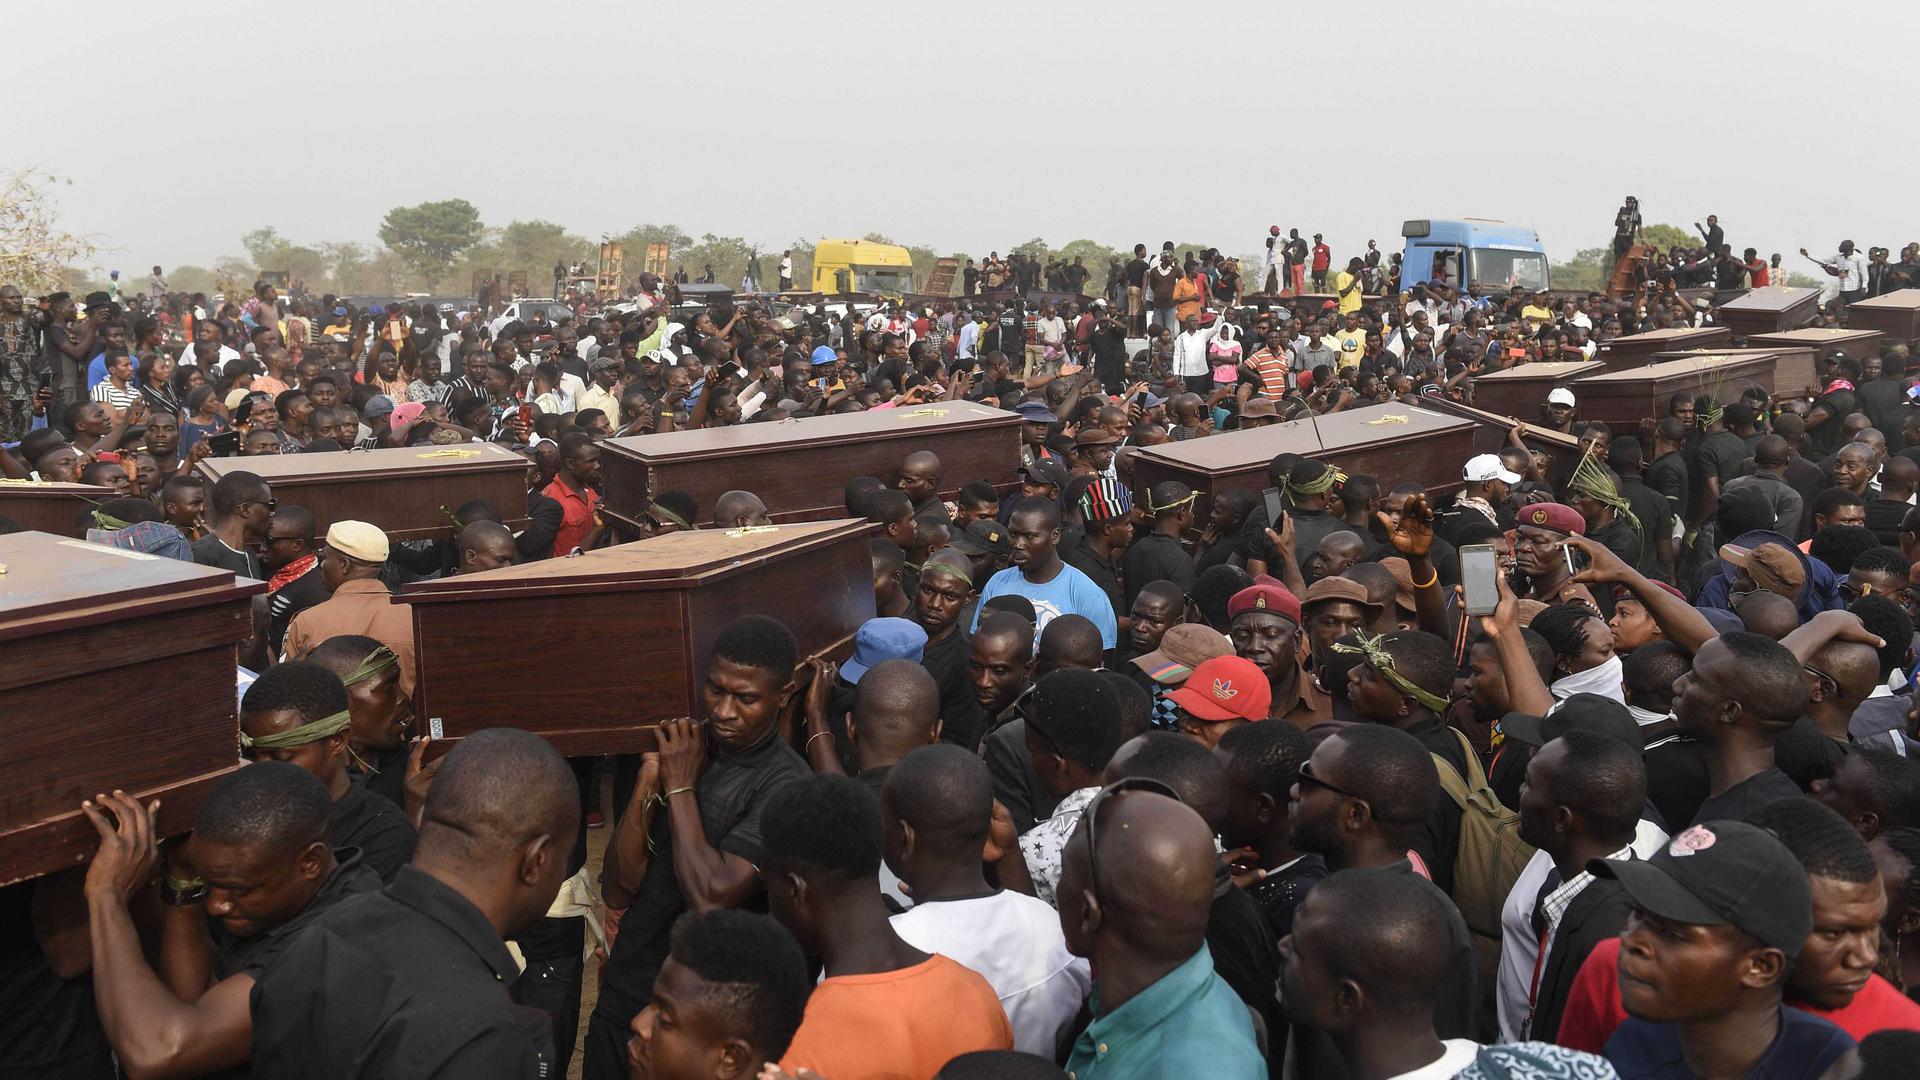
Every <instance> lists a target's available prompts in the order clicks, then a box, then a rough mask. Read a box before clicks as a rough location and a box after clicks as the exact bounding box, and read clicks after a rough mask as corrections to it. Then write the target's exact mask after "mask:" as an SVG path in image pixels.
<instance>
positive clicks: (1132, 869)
mask: <svg viewBox="0 0 1920 1080" xmlns="http://www.w3.org/2000/svg"><path fill="white" fill-rule="evenodd" d="M1099 811H1100V818H1099V820H1098V821H1097V822H1095V823H1094V824H1095V826H1096V828H1097V831H1098V832H1099V839H1100V851H1099V861H1100V867H1101V871H1100V872H1101V878H1100V881H1099V882H1098V883H1097V884H1096V883H1094V882H1092V881H1091V876H1090V875H1091V869H1090V865H1089V862H1088V855H1087V824H1086V822H1085V821H1084V820H1083V821H1082V822H1081V823H1080V825H1079V827H1078V828H1077V829H1075V830H1074V834H1073V840H1072V842H1071V843H1070V845H1069V848H1068V852H1067V855H1066V857H1067V858H1068V859H1069V860H1070V861H1071V862H1072V864H1073V865H1072V871H1073V874H1072V878H1071V882H1072V883H1073V884H1074V885H1075V886H1076V887H1078V888H1081V889H1085V890H1087V891H1090V892H1092V893H1094V894H1095V896H1096V897H1098V899H1099V901H1100V907H1101V911H1102V913H1103V915H1104V920H1103V923H1102V926H1101V927H1100V931H1099V932H1100V934H1101V935H1102V936H1104V937H1110V938H1112V939H1113V940H1114V942H1115V944H1116V946H1117V947H1119V948H1124V949H1125V950H1127V951H1128V952H1131V953H1134V954H1137V955H1141V956H1149V957H1161V958H1166V959H1173V958H1184V957H1188V956H1192V955H1193V954H1194V952H1196V951H1197V950H1198V949H1199V948H1200V945H1201V943H1202V942H1204V941H1205V940H1206V935H1207V913H1208V910H1209V909H1210V908H1211V907H1212V906H1213V866H1214V859H1213V830H1211V829H1209V828H1208V827H1207V823H1206V822H1205V821H1204V820H1202V819H1201V817H1200V815H1199V814H1198V813H1196V812H1195V811H1194V810H1193V808H1192V807H1189V806H1187V805H1186V804H1184V803H1182V802H1180V801H1179V800H1178V799H1170V798H1167V797H1166V796H1165V795H1157V794H1154V793H1152V792H1146V791H1123V792H1120V793H1119V794H1116V795H1113V796H1111V797H1109V798H1107V799H1105V800H1103V803H1102V805H1101V806H1100V807H1099ZM1119 867H1125V868H1126V869H1125V871H1124V872H1122V871H1120V870H1119V869H1118V868H1119ZM1061 884H1062V886H1063V887H1065V886H1066V885H1068V884H1069V880H1068V879H1067V878H1065V877H1064V876H1063V879H1062V882H1061ZM1076 906H1077V905H1076Z"/></svg>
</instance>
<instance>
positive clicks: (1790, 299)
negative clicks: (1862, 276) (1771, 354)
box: [1717, 285, 1820, 337]
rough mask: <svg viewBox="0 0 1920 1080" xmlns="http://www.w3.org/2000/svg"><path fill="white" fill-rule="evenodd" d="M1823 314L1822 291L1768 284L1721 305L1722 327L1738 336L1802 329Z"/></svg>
mask: <svg viewBox="0 0 1920 1080" xmlns="http://www.w3.org/2000/svg"><path fill="white" fill-rule="evenodd" d="M1819 313H1820V290H1819V289H1807V288H1802V287H1800V286H1798V285H1768V286H1766V287H1764V288H1759V289H1749V290H1747V294H1746V295H1745V296H1742V297H1739V298H1738V299H1734V300H1729V301H1727V302H1726V303H1724V304H1721V305H1720V310H1719V313H1718V316H1717V317H1718V318H1719V320H1720V325H1721V326H1724V327H1726V328H1727V329H1728V330H1730V331H1732V332H1733V336H1734V337H1752V336H1753V335H1755V334H1777V333H1779V332H1781V331H1782V330H1798V329H1800V328H1801V327H1803V326H1805V325H1807V324H1808V323H1810V322H1812V321H1813V320H1814V319H1815V317H1817V316H1818V315H1819Z"/></svg>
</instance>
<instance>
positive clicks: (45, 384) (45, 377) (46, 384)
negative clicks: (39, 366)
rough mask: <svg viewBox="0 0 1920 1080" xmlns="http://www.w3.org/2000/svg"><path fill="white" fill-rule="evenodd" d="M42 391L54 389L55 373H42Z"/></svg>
mask: <svg viewBox="0 0 1920 1080" xmlns="http://www.w3.org/2000/svg"><path fill="white" fill-rule="evenodd" d="M40 389H42V390H51V389H53V372H51V371H43V372H41V373H40Z"/></svg>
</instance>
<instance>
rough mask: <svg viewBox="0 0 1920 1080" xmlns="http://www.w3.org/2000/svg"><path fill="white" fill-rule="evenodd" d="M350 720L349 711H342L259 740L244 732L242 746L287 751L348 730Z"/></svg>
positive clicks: (261, 737) (241, 734)
mask: <svg viewBox="0 0 1920 1080" xmlns="http://www.w3.org/2000/svg"><path fill="white" fill-rule="evenodd" d="M350 719H351V717H349V716H348V714H347V710H345V709H342V710H340V711H339V712H337V713H334V714H333V715H332V716H323V717H321V718H320V719H318V720H314V721H312V722H310V723H305V724H301V725H300V726H299V727H292V728H288V729H287V730H285V731H282V732H279V733H278V734H275V735H262V736H260V737H259V738H257V739H256V738H254V737H253V736H251V735H248V734H247V733H246V732H244V731H242V732H241V733H240V745H241V746H243V747H246V748H247V749H250V750H285V749H288V748H289V747H294V746H305V745H307V744H308V743H316V742H319V741H320V740H321V739H325V738H330V737H332V736H334V735H338V734H340V733H341V732H343V731H345V730H347V724H348V722H349V720H350Z"/></svg>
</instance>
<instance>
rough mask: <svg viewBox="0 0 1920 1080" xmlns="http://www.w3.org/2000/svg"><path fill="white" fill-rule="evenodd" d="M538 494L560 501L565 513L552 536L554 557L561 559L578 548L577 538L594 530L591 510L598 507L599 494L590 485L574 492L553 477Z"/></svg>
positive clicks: (585, 535)
mask: <svg viewBox="0 0 1920 1080" xmlns="http://www.w3.org/2000/svg"><path fill="white" fill-rule="evenodd" d="M540 494H542V495H545V496H546V497H547V498H549V499H552V500H553V501H555V502H557V503H559V504H560V510H561V513H562V514H563V515H564V517H563V518H562V519H561V522H560V531H559V532H558V533H556V534H554V537H553V557H554V558H556V559H558V558H562V557H564V556H566V555H568V554H570V553H572V551H573V549H574V548H577V547H579V546H580V541H582V540H585V539H586V538H587V534H588V533H590V532H592V531H593V513H594V511H595V510H597V509H599V507H600V493H599V492H597V491H595V490H593V489H592V488H587V489H586V490H585V491H575V490H573V489H572V488H570V487H568V486H567V485H566V483H565V482H564V481H562V480H561V479H560V478H559V477H557V476H556V477H554V478H553V482H552V483H550V484H548V485H547V486H546V487H545V488H544V489H543V490H542V491H541V492H540Z"/></svg>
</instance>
